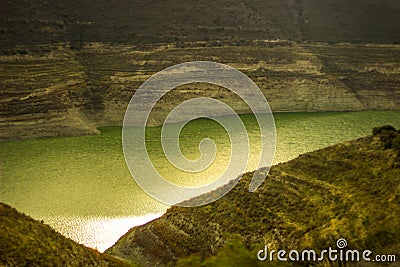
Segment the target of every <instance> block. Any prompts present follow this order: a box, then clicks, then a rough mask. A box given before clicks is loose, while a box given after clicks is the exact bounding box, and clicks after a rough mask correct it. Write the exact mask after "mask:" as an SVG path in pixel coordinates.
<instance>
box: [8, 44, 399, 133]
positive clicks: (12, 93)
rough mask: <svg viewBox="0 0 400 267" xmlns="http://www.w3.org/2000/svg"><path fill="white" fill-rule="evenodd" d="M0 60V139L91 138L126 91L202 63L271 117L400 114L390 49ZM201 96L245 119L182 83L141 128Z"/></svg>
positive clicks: (156, 48) (154, 50) (225, 94)
mask: <svg viewBox="0 0 400 267" xmlns="http://www.w3.org/2000/svg"><path fill="white" fill-rule="evenodd" d="M15 49H16V50H18V51H20V52H18V55H8V56H0V63H1V64H0V68H1V69H0V78H1V79H0V96H1V100H0V101H1V102H0V130H1V131H0V138H32V137H43V136H58V135H77V134H92V133H95V132H96V129H95V127H96V126H100V125H121V123H122V120H123V116H124V113H125V110H126V107H127V104H128V102H129V100H130V98H131V97H132V95H133V93H134V92H135V90H136V89H137V88H138V87H139V86H140V85H141V84H142V83H143V82H144V81H145V80H146V79H147V78H149V77H150V76H151V75H152V74H154V73H156V72H157V71H160V70H162V69H164V68H166V67H169V66H172V65H174V64H178V63H182V62H187V61H196V60H209V61H216V62H221V63H225V64H228V65H230V66H232V67H235V68H238V69H239V70H241V71H243V72H244V73H245V74H247V75H248V76H249V77H250V78H251V79H252V80H253V81H255V82H256V84H258V86H259V87H260V89H261V90H262V92H263V93H264V95H265V96H266V98H267V100H268V101H269V104H270V106H271V108H272V110H273V111H342V110H369V109H400V46H399V45H372V44H370V45H354V44H336V45H329V44H317V43H316V44H310V43H304V44H296V43H293V42H288V41H268V42H267V41H258V42H253V43H251V45H241V46H233V45H223V44H222V43H218V42H216V43H213V44H210V43H208V42H197V43H192V42H187V43H181V44H180V45H179V47H177V46H176V45H173V44H169V45H150V46H135V45H118V44H103V43H85V44H82V47H81V49H80V50H71V49H70V47H69V46H63V45H53V46H49V45H47V46H33V47H26V46H20V47H17V48H15ZM196 96H209V97H214V98H217V99H220V100H222V101H225V102H227V103H228V104H230V105H231V106H232V108H234V109H236V110H237V112H238V113H248V112H249V110H247V108H246V106H245V105H243V103H240V101H237V99H236V98H235V96H234V95H233V94H232V93H230V92H229V91H228V90H226V89H222V88H215V87H212V86H207V85H204V84H203V85H201V84H197V85H190V86H186V87H185V86H184V87H182V88H179V89H177V90H174V91H173V92H171V93H170V94H168V95H167V96H166V97H165V98H163V99H162V100H161V102H160V104H159V105H158V106H157V109H156V111H157V112H155V113H154V116H153V118H152V121H151V124H158V123H160V122H161V121H162V119H163V117H164V116H165V114H167V113H168V111H169V110H170V109H171V108H172V107H174V106H176V105H177V104H179V103H181V102H182V101H183V100H185V99H187V98H188V97H196Z"/></svg>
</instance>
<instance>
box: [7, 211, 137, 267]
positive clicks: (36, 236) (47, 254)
mask: <svg viewBox="0 0 400 267" xmlns="http://www.w3.org/2000/svg"><path fill="white" fill-rule="evenodd" d="M0 266H132V265H130V264H128V263H126V262H125V261H122V260H120V259H117V258H115V257H112V256H110V255H106V254H101V253H99V252H98V251H96V250H93V249H89V248H87V247H84V246H82V245H79V244H77V243H75V242H74V241H72V240H70V239H67V238H65V237H63V236H62V235H60V234H59V233H57V232H55V231H54V230H53V229H51V228H50V227H49V226H47V225H45V224H43V223H41V222H38V221H35V220H33V219H31V218H30V217H28V216H26V215H24V214H21V213H19V212H18V211H17V210H15V209H14V208H11V207H10V206H8V205H6V204H3V203H0Z"/></svg>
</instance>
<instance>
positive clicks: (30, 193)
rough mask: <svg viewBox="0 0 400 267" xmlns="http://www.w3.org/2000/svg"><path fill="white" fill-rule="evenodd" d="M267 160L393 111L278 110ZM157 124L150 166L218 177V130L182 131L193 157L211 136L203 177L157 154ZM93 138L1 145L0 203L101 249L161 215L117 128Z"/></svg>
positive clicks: (387, 118) (343, 135)
mask: <svg viewBox="0 0 400 267" xmlns="http://www.w3.org/2000/svg"><path fill="white" fill-rule="evenodd" d="M274 117H275V123H276V131H277V140H276V153H275V160H274V163H275V164H276V163H279V162H284V161H287V160H290V159H293V158H295V157H296V156H298V155H299V154H302V153H305V152H308V151H312V150H316V149H319V148H323V147H326V146H329V145H333V144H335V143H338V142H341V141H345V140H350V139H354V138H357V137H361V136H364V135H367V134H370V133H371V129H372V128H373V127H375V126H380V125H383V124H391V125H393V126H395V127H396V128H400V111H365V112H325V113H277V114H274ZM241 118H242V120H243V121H244V123H245V125H246V128H247V132H248V134H249V136H250V143H251V147H250V151H251V155H250V160H249V164H248V167H247V170H254V168H255V166H256V157H255V155H257V153H259V152H260V149H259V148H258V146H259V140H258V138H259V133H258V127H257V123H256V120H255V118H254V117H253V116H251V115H244V116H241ZM160 129H161V128H160V127H152V128H148V129H147V137H148V142H147V147H148V151H149V154H150V158H151V159H152V161H153V163H154V165H155V166H156V168H157V169H158V170H159V171H160V173H161V174H162V175H164V176H165V177H166V178H167V179H168V180H170V181H171V182H173V183H176V184H178V185H184V186H190V185H198V184H204V183H209V182H211V181H213V180H215V179H216V178H217V177H218V173H219V172H220V171H223V170H224V166H225V164H226V162H227V161H229V157H230V142H229V139H228V136H227V134H226V132H225V131H224V130H223V128H222V127H219V126H218V125H216V123H215V122H212V121H211V120H196V121H193V122H192V123H190V124H189V125H188V126H187V127H185V128H184V129H183V131H182V133H181V144H180V146H181V150H182V153H183V154H184V155H185V156H186V157H187V158H189V159H196V158H197V157H199V155H200V154H199V151H198V146H197V144H198V142H199V141H200V140H202V139H203V138H205V137H209V138H211V139H213V140H214V141H215V143H216V147H217V149H218V153H217V156H216V158H215V161H214V162H213V164H212V165H211V166H210V167H209V168H207V169H206V170H205V172H204V173H203V174H194V175H193V176H191V177H189V178H187V177H185V176H184V175H183V174H182V173H181V172H180V171H179V170H176V169H175V168H173V167H171V166H170V165H169V164H168V161H167V160H166V159H165V157H164V156H163V153H162V148H161V145H160V142H159V138H160V136H159V133H160ZM100 131H101V134H100V135H98V136H80V137H68V138H48V139H36V140H25V141H6V142H1V143H0V160H1V165H0V175H1V176H0V201H1V202H5V203H7V204H9V205H11V206H13V207H15V208H17V209H18V210H19V211H22V212H24V213H26V214H28V215H30V216H32V217H33V218H35V219H40V220H44V222H45V223H47V224H49V225H51V226H52V227H53V228H55V229H56V230H57V231H59V232H60V233H62V234H63V235H65V236H68V237H70V238H72V239H74V240H76V241H78V242H79V243H83V244H85V245H87V246H89V247H93V248H97V249H98V250H100V251H103V250H105V249H106V248H108V247H109V246H111V245H112V244H113V243H114V242H115V241H116V240H117V239H118V238H119V237H120V236H121V235H123V234H124V233H125V232H126V231H127V230H128V229H129V228H131V227H133V226H136V225H140V224H143V223H146V222H148V221H150V220H152V219H154V218H157V217H158V216H160V215H161V214H162V213H163V212H165V210H166V209H167V206H166V205H164V204H162V203H159V202H157V201H156V200H154V199H153V198H151V197H149V196H148V195H147V194H146V193H144V192H143V191H142V190H141V189H140V187H139V186H137V185H136V183H135V181H134V180H133V178H132V177H131V175H130V173H129V171H128V168H127V166H126V164H125V159H124V155H123V152H122V146H121V128H120V127H104V128H100Z"/></svg>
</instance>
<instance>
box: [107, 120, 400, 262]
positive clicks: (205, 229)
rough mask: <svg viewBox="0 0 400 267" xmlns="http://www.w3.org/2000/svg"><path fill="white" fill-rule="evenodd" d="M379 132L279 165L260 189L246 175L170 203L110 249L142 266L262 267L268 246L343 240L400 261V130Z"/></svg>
mask: <svg viewBox="0 0 400 267" xmlns="http://www.w3.org/2000/svg"><path fill="white" fill-rule="evenodd" d="M374 134H375V135H373V136H367V137H363V138H360V139H358V140H353V141H348V142H344V143H340V144H337V145H334V146H331V147H328V148H325V149H321V150H318V151H314V152H310V153H306V154H303V155H301V156H299V157H298V158H296V159H294V160H292V161H289V162H286V163H283V164H279V165H277V166H273V167H272V169H271V171H270V173H269V174H268V177H267V179H266V180H265V181H264V183H263V185H262V186H261V187H259V188H258V189H257V191H255V192H254V193H250V192H249V191H248V186H249V183H250V179H251V178H252V173H247V174H245V175H244V176H243V178H242V179H241V180H240V181H239V183H238V184H237V185H236V187H234V189H233V190H232V191H230V192H229V193H228V194H227V195H225V196H224V197H222V198H220V199H219V200H217V201H216V202H213V203H211V204H208V205H205V206H202V207H195V208H179V207H172V208H170V209H169V210H168V211H167V212H166V214H164V215H163V216H162V217H160V218H159V219H156V220H154V221H152V222H150V223H148V224H146V225H144V226H139V227H135V228H133V229H131V230H130V231H129V232H128V233H127V234H126V235H125V236H123V237H122V238H121V239H120V240H119V241H118V242H117V243H116V244H115V245H114V246H113V247H111V248H110V249H109V250H108V251H107V252H108V253H110V254H112V255H118V256H120V257H123V258H127V259H131V260H136V261H139V262H141V264H143V265H144V266H166V265H167V264H168V263H169V262H172V263H178V265H179V266H237V265H235V264H238V263H241V264H239V265H240V266H259V265H257V264H259V262H258V261H257V258H256V255H257V251H258V250H260V249H263V248H264V245H268V247H269V249H270V251H271V250H273V249H275V250H276V251H277V250H278V249H285V250H286V251H290V250H291V249H296V250H298V251H301V250H303V249H314V250H315V251H321V250H323V249H327V248H328V247H333V248H334V247H335V244H336V240H337V239H339V238H345V239H346V240H347V242H348V248H349V249H358V250H360V251H363V250H365V249H369V250H372V251H373V252H374V255H376V254H390V255H396V258H397V260H399V259H400V258H399V257H400V235H399V233H400V187H399V182H400V131H397V132H396V131H395V130H394V129H391V128H388V127H386V128H385V129H384V130H382V128H381V129H380V130H379V129H376V130H375V131H374ZM203 197H207V195H205V196H203ZM232 240H233V241H232ZM214 255H217V256H216V257H215V256H214ZM187 256H190V257H189V258H185V257H187ZM203 261H204V262H203ZM202 262H203V265H201V264H202ZM303 263H304V266H309V265H307V264H308V263H307V262H303ZM319 264H326V265H323V266H343V265H341V264H343V262H342V263H338V262H336V263H335V264H336V265H329V263H328V262H319ZM337 264H339V265H337ZM262 266H264V265H262ZM267 266H270V265H267ZM273 266H275V265H273ZM279 266H281V265H279ZM289 266H298V265H296V264H293V265H291V264H290V263H289ZM368 266H370V265H368ZM372 266H373V265H372ZM392 266H397V265H395V264H393V265H392Z"/></svg>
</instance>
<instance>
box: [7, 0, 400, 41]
mask: <svg viewBox="0 0 400 267" xmlns="http://www.w3.org/2000/svg"><path fill="white" fill-rule="evenodd" d="M0 8H1V9H0V12H1V16H0V25H1V27H0V44H1V46H2V47H4V46H13V45H17V44H45V43H54V42H65V41H77V42H80V41H86V42H88V41H96V42H117V43H121V42H122V43H155V42H171V41H199V40H215V39H218V40H224V39H228V40H240V39H251V40H254V39H276V38H281V39H293V40H301V39H304V40H312V41H325V42H327V41H361V42H380V43H392V42H399V41H400V32H399V31H398V27H397V25H398V23H399V21H400V12H399V8H400V1H398V0H384V1H374V0H341V1H335V0H325V1H318V0H284V1H275V0H267V1H266V0H223V1H207V0H201V1H197V0H188V1H178V0H163V1H160V0H151V1H144V0H133V1H132V0H131V1H130V0H116V1H107V0H97V1H90V0H83V1H78V0H72V1H68V2H65V1H61V0H54V1H48V0H34V1H28V0H16V1H9V0H1V1H0Z"/></svg>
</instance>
